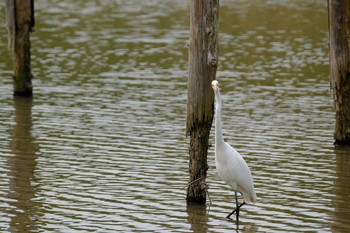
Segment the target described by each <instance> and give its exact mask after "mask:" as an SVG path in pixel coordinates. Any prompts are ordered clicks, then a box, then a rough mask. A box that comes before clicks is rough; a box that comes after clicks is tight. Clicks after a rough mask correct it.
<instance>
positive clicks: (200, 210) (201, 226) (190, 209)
mask: <svg viewBox="0 0 350 233" xmlns="http://www.w3.org/2000/svg"><path fill="white" fill-rule="evenodd" d="M187 215H188V217H187V219H188V222H189V223H190V224H191V230H192V231H193V232H207V231H208V215H207V206H206V205H196V204H192V205H188V206H187Z"/></svg>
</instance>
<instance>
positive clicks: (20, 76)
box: [6, 0, 34, 96]
mask: <svg viewBox="0 0 350 233" xmlns="http://www.w3.org/2000/svg"><path fill="white" fill-rule="evenodd" d="M6 26H7V31H8V40H9V47H12V49H13V50H12V56H13V58H12V59H13V69H14V76H13V93H14V95H15V96H32V94H33V90H32V73H31V68H30V36H29V33H30V32H32V31H33V28H34V1H33V0H6Z"/></svg>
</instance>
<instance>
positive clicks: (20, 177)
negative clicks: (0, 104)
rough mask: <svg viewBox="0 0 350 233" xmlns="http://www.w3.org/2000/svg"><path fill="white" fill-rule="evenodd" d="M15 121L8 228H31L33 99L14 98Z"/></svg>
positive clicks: (12, 141)
mask: <svg viewBox="0 0 350 233" xmlns="http://www.w3.org/2000/svg"><path fill="white" fill-rule="evenodd" d="M14 108H15V112H14V113H15V114H14V120H15V124H14V126H13V129H12V133H11V140H10V146H11V150H12V153H13V156H11V157H9V159H8V164H9V169H10V172H9V177H10V187H9V194H8V197H9V199H11V200H13V202H12V206H11V207H9V211H8V214H9V216H10V217H11V222H10V229H9V231H10V232H30V231H32V230H34V229H35V225H36V224H35V222H36V217H35V216H33V214H34V213H33V212H34V211H33V207H34V206H35V202H34V201H33V198H34V196H35V194H36V192H37V187H36V186H35V183H36V182H35V180H36V179H35V168H36V164H37V161H36V152H37V151H38V146H37V144H36V143H35V140H34V137H33V136H32V134H31V131H32V114H31V111H32V99H31V98H19V97H18V98H14Z"/></svg>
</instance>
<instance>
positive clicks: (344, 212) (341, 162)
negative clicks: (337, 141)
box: [332, 148, 350, 232]
mask: <svg viewBox="0 0 350 233" xmlns="http://www.w3.org/2000/svg"><path fill="white" fill-rule="evenodd" d="M335 153H336V178H335V182H334V194H335V196H334V199H333V207H334V213H333V222H332V231H333V232H342V231H344V229H347V230H350V222H349V219H350V214H349V209H350V201H349V199H350V148H337V149H336V150H335Z"/></svg>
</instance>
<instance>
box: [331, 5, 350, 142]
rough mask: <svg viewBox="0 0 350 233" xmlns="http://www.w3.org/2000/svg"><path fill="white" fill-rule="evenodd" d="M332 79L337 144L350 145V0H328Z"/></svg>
mask: <svg viewBox="0 0 350 233" xmlns="http://www.w3.org/2000/svg"><path fill="white" fill-rule="evenodd" d="M328 19H329V50H330V52H329V54H330V82H331V87H332V89H333V99H334V106H335V111H336V122H335V133H334V139H335V144H336V145H350V48H349V45H350V23H349V22H350V0H329V1H328Z"/></svg>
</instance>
